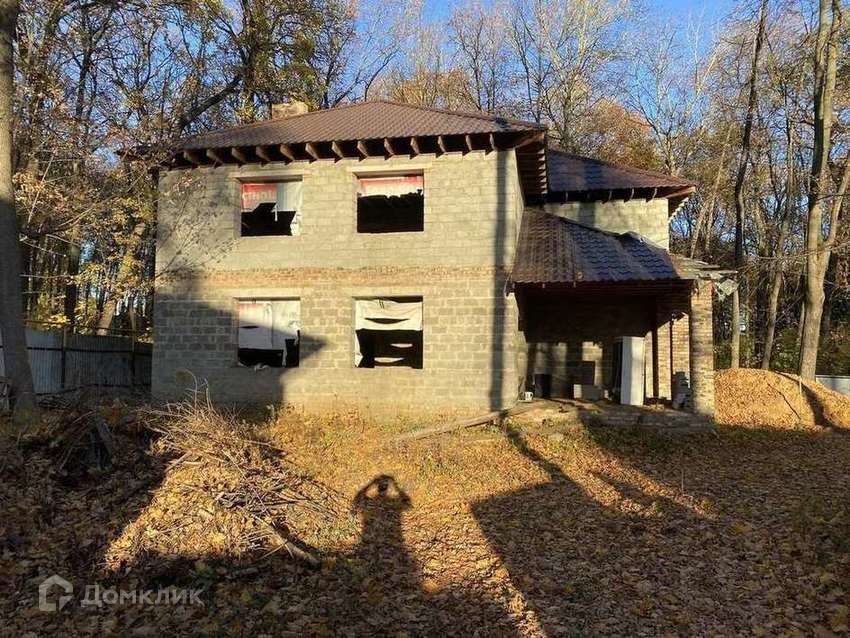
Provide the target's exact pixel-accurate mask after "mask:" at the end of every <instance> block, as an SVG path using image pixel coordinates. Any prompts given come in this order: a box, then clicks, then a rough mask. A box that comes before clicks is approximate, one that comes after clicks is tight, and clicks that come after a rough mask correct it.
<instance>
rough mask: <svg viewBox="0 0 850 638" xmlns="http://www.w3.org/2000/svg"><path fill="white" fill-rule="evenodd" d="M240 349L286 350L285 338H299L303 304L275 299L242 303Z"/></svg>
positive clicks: (240, 311) (294, 300) (239, 306)
mask: <svg viewBox="0 0 850 638" xmlns="http://www.w3.org/2000/svg"><path fill="white" fill-rule="evenodd" d="M237 311H238V314H239V347H240V348H253V349H256V350H283V351H284V352H285V351H286V339H295V340H297V339H298V332H299V330H301V301H300V300H299V299H275V300H257V301H240V302H239V303H238V309H237Z"/></svg>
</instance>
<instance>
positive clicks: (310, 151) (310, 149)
mask: <svg viewBox="0 0 850 638" xmlns="http://www.w3.org/2000/svg"><path fill="white" fill-rule="evenodd" d="M304 150H305V151H307V155H309V156H310V157H312V158H313V159H314V160H320V159H322V156H321V155H319V151H318V150H317V149H316V147H315V146H314V145H313V144H312V142H307V143H306V144H305V145H304Z"/></svg>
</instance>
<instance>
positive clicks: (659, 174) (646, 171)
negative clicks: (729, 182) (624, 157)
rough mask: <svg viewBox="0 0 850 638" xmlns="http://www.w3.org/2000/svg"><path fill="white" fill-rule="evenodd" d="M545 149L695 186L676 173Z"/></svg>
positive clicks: (562, 150) (554, 147) (557, 149)
mask: <svg viewBox="0 0 850 638" xmlns="http://www.w3.org/2000/svg"><path fill="white" fill-rule="evenodd" d="M547 150H549V151H552V152H553V153H557V154H559V155H565V156H567V157H571V158H574V159H579V160H582V161H585V162H593V163H595V164H603V165H605V166H610V167H611V168H616V169H618V170H621V171H626V172H630V173H642V174H644V175H649V176H650V177H663V178H664V179H670V180H676V181H678V182H681V184H682V186H696V182H694V181H691V180H689V179H686V178H683V177H678V176H676V175H670V174H669V173H662V172H661V171H652V170H649V169H646V168H638V167H636V166H627V165H625V164H617V163H616V162H609V161H607V160H603V159H599V158H596V157H588V156H587V155H579V154H578V153H570V152H569V151H566V150H564V149H562V148H558V147H557V146H552V147H549V148H548V149H547Z"/></svg>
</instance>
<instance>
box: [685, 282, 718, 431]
mask: <svg viewBox="0 0 850 638" xmlns="http://www.w3.org/2000/svg"><path fill="white" fill-rule="evenodd" d="M711 293H712V284H711V282H710V281H701V280H697V281H696V282H695V283H694V288H693V291H692V292H691V312H690V322H689V324H690V341H691V366H690V367H691V397H692V401H693V411H694V413H695V414H699V415H701V416H706V417H709V418H714V332H713V328H712V306H711V298H712V294H711Z"/></svg>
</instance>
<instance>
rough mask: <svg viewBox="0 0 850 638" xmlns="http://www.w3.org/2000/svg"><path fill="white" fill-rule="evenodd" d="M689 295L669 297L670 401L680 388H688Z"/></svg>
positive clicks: (689, 380)
mask: <svg viewBox="0 0 850 638" xmlns="http://www.w3.org/2000/svg"><path fill="white" fill-rule="evenodd" d="M689 313H690V295H689V293H687V292H682V293H680V294H678V295H672V296H671V297H670V362H671V368H672V369H671V375H670V376H671V393H672V396H671V397H670V398H671V399H675V398H676V397H677V395H678V394H679V390H680V388H681V387H682V386H685V387H686V388H690V385H691V379H690V377H691V368H690V365H691V364H690V362H691V358H690V347H691V346H690V326H689V323H688V314H689Z"/></svg>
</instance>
